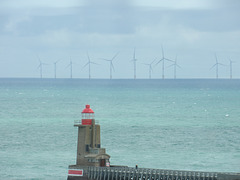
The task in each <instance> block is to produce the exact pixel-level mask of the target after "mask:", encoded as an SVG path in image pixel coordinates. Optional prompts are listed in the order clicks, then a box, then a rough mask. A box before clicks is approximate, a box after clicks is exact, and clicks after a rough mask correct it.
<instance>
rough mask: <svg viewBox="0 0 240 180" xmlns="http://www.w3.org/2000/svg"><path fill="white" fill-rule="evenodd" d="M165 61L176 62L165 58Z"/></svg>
mask: <svg viewBox="0 0 240 180" xmlns="http://www.w3.org/2000/svg"><path fill="white" fill-rule="evenodd" d="M164 59H165V60H167V61H170V62H174V61H173V60H171V59H167V58H164Z"/></svg>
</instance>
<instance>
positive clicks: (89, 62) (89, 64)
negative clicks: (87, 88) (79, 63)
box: [83, 53, 98, 79]
mask: <svg viewBox="0 0 240 180" xmlns="http://www.w3.org/2000/svg"><path fill="white" fill-rule="evenodd" d="M87 58H88V62H87V63H86V64H85V65H84V66H83V68H85V67H86V66H87V65H88V78H89V79H91V64H97V63H95V62H92V61H91V59H90V57H89V54H88V53H87ZM97 65H98V64H97Z"/></svg>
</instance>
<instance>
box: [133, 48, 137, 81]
mask: <svg viewBox="0 0 240 180" xmlns="http://www.w3.org/2000/svg"><path fill="white" fill-rule="evenodd" d="M132 61H133V66H134V79H136V71H137V68H136V65H137V59H136V53H135V48H134V52H133V59H132Z"/></svg>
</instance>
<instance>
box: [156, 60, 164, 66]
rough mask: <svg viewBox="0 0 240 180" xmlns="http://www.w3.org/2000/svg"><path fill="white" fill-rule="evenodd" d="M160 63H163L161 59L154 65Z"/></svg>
mask: <svg viewBox="0 0 240 180" xmlns="http://www.w3.org/2000/svg"><path fill="white" fill-rule="evenodd" d="M162 61H163V59H160V60H159V61H158V62H157V63H156V64H155V65H158V64H159V63H160V62H162Z"/></svg>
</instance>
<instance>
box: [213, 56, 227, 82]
mask: <svg viewBox="0 0 240 180" xmlns="http://www.w3.org/2000/svg"><path fill="white" fill-rule="evenodd" d="M215 59H216V63H215V64H214V65H213V66H212V67H211V69H212V68H214V67H216V79H218V65H222V66H224V64H221V63H219V62H218V59H217V55H216V54H215Z"/></svg>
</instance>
